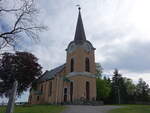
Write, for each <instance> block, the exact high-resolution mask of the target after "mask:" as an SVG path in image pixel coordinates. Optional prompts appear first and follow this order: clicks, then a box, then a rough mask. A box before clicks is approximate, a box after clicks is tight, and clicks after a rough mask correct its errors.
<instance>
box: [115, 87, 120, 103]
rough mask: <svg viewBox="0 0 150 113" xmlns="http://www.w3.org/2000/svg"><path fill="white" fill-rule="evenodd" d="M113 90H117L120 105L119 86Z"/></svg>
mask: <svg viewBox="0 0 150 113" xmlns="http://www.w3.org/2000/svg"><path fill="white" fill-rule="evenodd" d="M115 88H116V89H117V96H118V104H120V89H119V86H115Z"/></svg>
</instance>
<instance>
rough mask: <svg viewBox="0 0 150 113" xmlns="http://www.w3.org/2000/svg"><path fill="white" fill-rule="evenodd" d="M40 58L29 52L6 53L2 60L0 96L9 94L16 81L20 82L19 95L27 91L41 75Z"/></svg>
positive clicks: (0, 64) (0, 63)
mask: <svg viewBox="0 0 150 113" xmlns="http://www.w3.org/2000/svg"><path fill="white" fill-rule="evenodd" d="M41 74H42V71H41V66H40V65H39V64H38V59H37V58H36V57H35V56H34V55H33V54H31V53H28V52H16V53H4V54H3V56H2V59H1V62H0V79H1V80H2V82H1V85H0V96H2V95H6V96H9V91H10V90H11V89H12V86H13V83H14V81H17V82H18V88H17V95H20V94H21V93H22V92H23V91H26V90H27V89H28V88H29V86H30V85H31V84H32V82H33V81H34V80H36V79H37V78H38V77H39V76H41Z"/></svg>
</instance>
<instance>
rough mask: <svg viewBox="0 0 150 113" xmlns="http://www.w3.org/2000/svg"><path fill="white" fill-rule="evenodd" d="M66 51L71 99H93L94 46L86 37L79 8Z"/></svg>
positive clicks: (94, 94) (94, 87)
mask: <svg viewBox="0 0 150 113" xmlns="http://www.w3.org/2000/svg"><path fill="white" fill-rule="evenodd" d="M66 51H67V59H66V72H67V77H68V78H69V79H70V80H71V81H72V83H71V84H72V86H70V87H72V90H70V93H71V95H70V99H71V101H72V100H80V99H86V100H95V99H96V78H95V73H96V64H95V54H94V52H95V48H94V47H93V45H92V44H91V42H90V41H88V40H87V39H86V35H85V31H84V26H83V22H82V17H81V11H80V8H79V14H78V20H77V26H76V31H75V36H74V40H73V41H71V42H70V43H69V45H68V47H67V49H66Z"/></svg>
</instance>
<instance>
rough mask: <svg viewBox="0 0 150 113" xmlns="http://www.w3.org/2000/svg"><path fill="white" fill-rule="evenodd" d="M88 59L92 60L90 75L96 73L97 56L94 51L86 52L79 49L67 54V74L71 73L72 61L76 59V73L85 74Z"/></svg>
mask: <svg viewBox="0 0 150 113" xmlns="http://www.w3.org/2000/svg"><path fill="white" fill-rule="evenodd" d="M86 57H88V58H89V60H90V73H93V74H95V73H96V65H95V55H94V50H92V51H91V52H87V51H85V50H84V49H83V48H77V49H76V50H75V51H74V52H72V53H67V61H66V62H67V65H66V68H67V73H70V67H71V64H70V62H71V59H72V58H74V71H75V72H85V58H86Z"/></svg>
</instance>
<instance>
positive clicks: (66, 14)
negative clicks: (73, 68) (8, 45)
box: [0, 0, 150, 102]
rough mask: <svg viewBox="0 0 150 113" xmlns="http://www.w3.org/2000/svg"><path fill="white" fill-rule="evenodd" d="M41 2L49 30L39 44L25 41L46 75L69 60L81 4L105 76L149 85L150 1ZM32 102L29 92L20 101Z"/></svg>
mask: <svg viewBox="0 0 150 113" xmlns="http://www.w3.org/2000/svg"><path fill="white" fill-rule="evenodd" d="M36 2H37V7H38V8H39V9H40V14H39V16H38V20H40V21H41V23H42V24H45V25H46V26H47V27H48V30H46V31H44V32H41V33H40V41H38V42H26V44H23V47H22V48H21V49H22V50H25V51H29V52H32V53H33V54H34V55H35V56H36V57H38V59H39V63H40V64H41V65H42V67H43V71H45V70H51V69H53V68H55V67H57V66H59V65H61V64H63V63H65V62H66V51H65V49H66V48H67V46H68V44H69V42H70V41H72V40H73V39H74V34H75V27H76V22H77V16H78V9H77V7H76V5H77V4H80V6H81V15H82V19H83V24H84V28H85V33H86V38H87V40H89V41H90V42H91V43H92V44H93V46H94V47H95V48H96V51H95V59H96V62H98V63H101V65H102V67H103V68H104V72H103V73H104V74H108V75H112V73H113V70H114V69H115V68H117V69H119V71H120V73H121V74H122V75H123V76H124V77H128V78H131V79H133V81H134V82H135V83H137V81H138V79H139V78H143V79H144V80H145V81H146V82H147V83H148V84H149V85H150V65H149V64H150V52H149V51H150V32H149V29H150V21H149V20H150V13H149V11H150V7H149V4H150V1H149V0H63V1H62V0H36ZM2 25H3V24H2V22H0V26H2ZM0 29H2V28H0ZM27 98H28V92H25V93H24V94H23V96H22V97H21V98H20V99H18V101H27ZM1 101H2V99H1V100H0V102H1Z"/></svg>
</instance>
